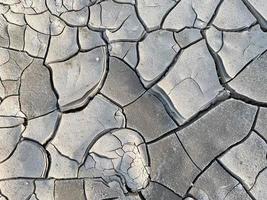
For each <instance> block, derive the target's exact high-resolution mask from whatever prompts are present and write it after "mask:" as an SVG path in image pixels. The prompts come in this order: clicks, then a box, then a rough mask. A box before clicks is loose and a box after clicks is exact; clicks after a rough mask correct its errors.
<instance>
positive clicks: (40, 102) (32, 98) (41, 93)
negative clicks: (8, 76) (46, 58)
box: [19, 59, 57, 119]
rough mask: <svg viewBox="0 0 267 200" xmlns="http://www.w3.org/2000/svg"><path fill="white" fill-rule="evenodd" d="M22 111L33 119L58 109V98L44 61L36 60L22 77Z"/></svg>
mask: <svg viewBox="0 0 267 200" xmlns="http://www.w3.org/2000/svg"><path fill="white" fill-rule="evenodd" d="M19 100H20V104H21V110H22V112H23V113H25V115H26V116H27V117H28V118H29V119H31V118H34V117H37V116H40V115H44V114H47V113H49V112H51V111H53V110H55V109H56V108H57V98H56V95H55V93H54V91H53V89H52V86H51V81H50V73H49V70H48V69H47V68H46V67H45V66H44V65H43V60H41V59H34V61H33V62H32V63H31V64H30V66H29V67H28V68H27V69H26V70H25V71H24V72H23V74H22V76H21V86H20V99H19Z"/></svg>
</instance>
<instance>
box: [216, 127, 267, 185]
mask: <svg viewBox="0 0 267 200" xmlns="http://www.w3.org/2000/svg"><path fill="white" fill-rule="evenodd" d="M266 155H267V144H266V143H265V141H264V140H263V139H261V138H260V137H259V136H258V135H257V134H256V133H255V132H252V134H251V135H250V136H249V137H248V138H247V139H246V140H245V141H244V142H243V143H241V144H239V145H238V146H235V147H233V148H231V149H230V151H228V152H226V153H225V154H224V155H222V156H221V157H220V158H219V160H220V162H221V163H222V164H223V165H224V166H225V167H226V168H227V169H229V170H230V171H231V172H232V173H233V174H235V175H236V176H237V177H239V178H240V179H241V181H242V182H243V183H244V185H245V186H246V187H247V189H248V190H249V189H251V188H252V187H253V185H254V183H255V181H256V177H257V175H258V173H259V172H260V171H262V170H263V169H264V168H267V159H266Z"/></svg>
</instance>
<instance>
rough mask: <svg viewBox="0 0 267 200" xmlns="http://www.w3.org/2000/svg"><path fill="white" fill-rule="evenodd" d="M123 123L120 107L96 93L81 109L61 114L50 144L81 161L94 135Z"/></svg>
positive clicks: (96, 135) (120, 125) (118, 126)
mask: <svg viewBox="0 0 267 200" xmlns="http://www.w3.org/2000/svg"><path fill="white" fill-rule="evenodd" d="M124 123H125V119H124V116H123V114H122V111H121V109H120V108H118V107H117V106H115V105H114V104H112V103H111V102H110V101H108V100H107V99H105V98H104V97H102V96H100V95H97V96H95V97H94V99H93V100H92V101H90V103H89V104H88V105H87V106H86V107H85V108H84V109H83V110H81V111H78V112H75V113H67V114H63V115H62V118H61V122H60V125H59V128H58V131H57V134H56V136H55V138H54V139H53V140H52V144H54V145H55V146H56V147H57V149H58V150H59V151H60V152H61V153H62V154H64V155H66V156H68V157H70V158H72V159H75V160H77V161H78V162H81V161H82V159H83V156H84V155H85V153H86V150H87V148H88V146H89V145H90V144H91V142H92V141H93V140H94V138H95V137H98V135H99V134H101V132H102V131H104V130H107V129H112V128H120V127H122V126H124ZM77 127H79V128H78V129H77Z"/></svg>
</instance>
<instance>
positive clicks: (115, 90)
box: [101, 57, 145, 106]
mask: <svg viewBox="0 0 267 200" xmlns="http://www.w3.org/2000/svg"><path fill="white" fill-rule="evenodd" d="M144 92H145V90H144V88H143V86H142V84H141V83H140V80H139V79H138V76H137V75H136V73H135V72H134V70H133V69H131V68H130V66H128V65H127V64H126V63H124V62H123V61H121V60H120V59H117V58H114V57H110V59H109V72H108V75H107V78H106V81H105V84H104V86H103V88H102V89H101V93H102V94H104V95H105V96H107V97H109V98H111V99H112V100H113V101H115V102H117V103H118V104H120V105H121V106H124V105H126V104H129V103H131V102H133V101H134V100H136V99H137V98H138V97H139V96H140V95H142V94H143V93H144Z"/></svg>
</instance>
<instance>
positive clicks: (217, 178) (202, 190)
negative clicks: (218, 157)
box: [189, 161, 251, 200]
mask: <svg viewBox="0 0 267 200" xmlns="http://www.w3.org/2000/svg"><path fill="white" fill-rule="evenodd" d="M238 184H239V183H238V181H237V180H236V179H234V178H233V177H232V176H231V175H230V174H228V173H227V172H226V171H225V170H224V169H223V168H222V167H221V166H220V165H219V164H218V163H217V162H216V161H214V162H213V163H212V164H211V166H210V167H209V168H207V170H206V171H204V172H203V173H202V174H201V175H200V176H199V177H198V179H197V180H196V182H195V183H194V185H193V187H192V188H191V189H190V190H189V194H190V195H192V196H193V197H194V198H195V199H205V200H206V199H207V200H226V199H227V200H230V199H229V196H230V195H231V193H232V192H235V190H237V189H238V190H239V191H238V192H237V196H235V198H236V200H239V199H242V200H243V199H244V200H251V198H250V197H249V196H248V194H247V193H246V192H245V191H244V188H242V187H241V186H239V185H238ZM235 198H234V199H231V200H235Z"/></svg>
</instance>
